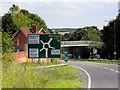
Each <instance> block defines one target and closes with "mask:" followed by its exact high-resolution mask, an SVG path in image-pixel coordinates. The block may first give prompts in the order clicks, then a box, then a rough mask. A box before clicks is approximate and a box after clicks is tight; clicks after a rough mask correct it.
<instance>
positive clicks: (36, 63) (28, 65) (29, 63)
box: [22, 62, 60, 67]
mask: <svg viewBox="0 0 120 90" xmlns="http://www.w3.org/2000/svg"><path fill="white" fill-rule="evenodd" d="M56 64H60V63H59V62H51V63H43V62H42V63H38V62H34V63H32V62H25V63H23V64H22V65H25V66H27V67H37V66H49V65H56Z"/></svg>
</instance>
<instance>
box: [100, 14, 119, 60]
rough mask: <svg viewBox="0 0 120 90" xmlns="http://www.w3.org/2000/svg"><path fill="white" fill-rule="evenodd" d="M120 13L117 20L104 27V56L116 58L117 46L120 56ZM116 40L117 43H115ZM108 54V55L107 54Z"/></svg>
mask: <svg viewBox="0 0 120 90" xmlns="http://www.w3.org/2000/svg"><path fill="white" fill-rule="evenodd" d="M119 28H120V14H118V15H117V17H116V19H115V20H112V21H110V22H109V23H108V25H107V26H104V28H103V31H102V32H103V36H102V37H103V38H102V41H103V42H104V44H105V47H104V48H103V55H104V58H108V59H114V52H115V48H116V53H117V55H116V56H117V57H116V58H117V59H119V58H120V30H119ZM115 42H116V43H115ZM106 54H107V55H106Z"/></svg>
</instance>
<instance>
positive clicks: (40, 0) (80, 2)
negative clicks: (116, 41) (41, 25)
mask: <svg viewBox="0 0 120 90" xmlns="http://www.w3.org/2000/svg"><path fill="white" fill-rule="evenodd" d="M118 1H119V0H24V2H23V1H22V0H1V1H0V16H3V15H4V14H5V13H7V12H8V10H9V8H10V7H11V6H12V4H16V5H18V6H19V7H20V9H26V10H28V11H29V12H31V13H35V14H38V15H39V16H40V17H41V18H42V19H43V20H44V21H45V22H46V25H47V26H48V27H49V28H61V27H62V28H63V27H64V28H66V27H72V28H78V27H85V26H91V25H95V26H97V27H98V28H100V29H102V27H103V25H106V24H107V23H106V22H105V20H107V21H110V20H112V19H114V18H115V17H116V16H117V14H118Z"/></svg>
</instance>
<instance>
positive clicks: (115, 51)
mask: <svg viewBox="0 0 120 90" xmlns="http://www.w3.org/2000/svg"><path fill="white" fill-rule="evenodd" d="M113 54H114V59H115V60H116V54H117V53H116V22H115V20H114V53H113Z"/></svg>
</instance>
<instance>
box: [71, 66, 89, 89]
mask: <svg viewBox="0 0 120 90" xmlns="http://www.w3.org/2000/svg"><path fill="white" fill-rule="evenodd" d="M73 66H74V65H73ZM74 67H76V68H79V69H81V70H82V71H84V72H85V73H86V74H87V76H88V90H90V88H91V77H90V75H89V73H88V72H87V71H86V70H85V69H83V68H81V67H78V66H74Z"/></svg>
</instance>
